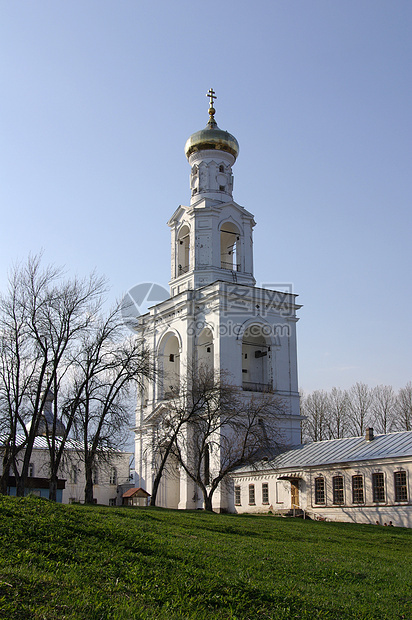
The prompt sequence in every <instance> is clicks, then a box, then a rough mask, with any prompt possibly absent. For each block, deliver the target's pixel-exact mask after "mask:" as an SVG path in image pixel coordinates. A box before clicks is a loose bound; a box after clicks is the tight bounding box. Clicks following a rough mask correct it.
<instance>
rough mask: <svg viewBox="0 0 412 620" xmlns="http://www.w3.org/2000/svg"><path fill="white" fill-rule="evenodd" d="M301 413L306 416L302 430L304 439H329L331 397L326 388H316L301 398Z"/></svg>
mask: <svg viewBox="0 0 412 620" xmlns="http://www.w3.org/2000/svg"><path fill="white" fill-rule="evenodd" d="M301 413H302V415H303V416H304V418H305V419H304V421H303V423H302V432H303V438H304V441H308V440H309V441H322V440H323V439H329V438H330V437H329V425H330V418H329V398H328V394H327V392H325V391H324V390H315V391H314V392H312V393H311V394H308V396H303V397H302V398H301Z"/></svg>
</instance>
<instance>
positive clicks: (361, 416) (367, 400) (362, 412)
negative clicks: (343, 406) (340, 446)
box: [348, 383, 373, 435]
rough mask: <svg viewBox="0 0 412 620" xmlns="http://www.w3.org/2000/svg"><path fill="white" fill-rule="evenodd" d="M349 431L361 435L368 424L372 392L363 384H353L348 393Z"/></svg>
mask: <svg viewBox="0 0 412 620" xmlns="http://www.w3.org/2000/svg"><path fill="white" fill-rule="evenodd" d="M348 398H349V430H350V432H351V433H353V435H363V434H364V432H365V430H366V428H367V426H368V425H369V424H370V414H371V407H372V401H373V392H372V390H371V389H370V388H369V387H368V386H367V385H366V384H365V383H355V385H353V386H352V387H351V388H350V390H349V392H348Z"/></svg>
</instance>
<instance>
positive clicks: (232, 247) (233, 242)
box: [220, 222, 241, 271]
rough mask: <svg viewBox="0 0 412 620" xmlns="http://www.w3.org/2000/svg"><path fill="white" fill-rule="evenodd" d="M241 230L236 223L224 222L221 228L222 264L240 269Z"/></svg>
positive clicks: (233, 268)
mask: <svg viewBox="0 0 412 620" xmlns="http://www.w3.org/2000/svg"><path fill="white" fill-rule="evenodd" d="M240 265H241V256H240V231H239V229H238V227H237V226H236V224H233V223H232V222H224V223H223V224H222V226H221V229H220V266H221V268H222V269H231V270H232V271H240Z"/></svg>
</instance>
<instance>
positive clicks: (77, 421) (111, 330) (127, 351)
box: [65, 308, 154, 503]
mask: <svg viewBox="0 0 412 620" xmlns="http://www.w3.org/2000/svg"><path fill="white" fill-rule="evenodd" d="M153 372H154V371H153V367H152V364H151V362H150V354H149V351H147V350H146V349H145V348H144V346H143V343H142V342H141V341H140V340H139V339H137V338H136V337H134V336H129V337H126V335H125V329H124V325H123V321H122V317H121V314H120V310H119V308H116V309H115V310H114V311H113V312H111V313H110V314H109V316H108V317H107V318H103V317H95V320H94V322H93V324H92V325H91V326H90V329H89V330H88V332H87V333H86V334H85V335H84V337H83V338H82V340H81V342H80V344H79V348H78V350H77V351H76V352H75V355H74V359H73V378H72V381H71V385H70V389H69V398H68V399H67V402H66V405H65V409H66V411H67V413H66V415H68V416H69V417H70V418H71V419H72V420H73V421H74V429H75V436H76V438H77V439H78V440H79V441H80V442H81V444H82V449H81V451H80V453H79V455H80V456H81V458H82V460H83V461H84V469H85V478H86V486H85V503H93V473H94V470H95V469H96V467H97V464H98V462H101V461H102V460H106V461H108V462H110V460H111V458H112V457H113V455H115V454H116V452H117V451H118V449H119V447H120V446H121V445H122V443H123V440H124V438H125V432H126V431H127V430H128V429H129V426H130V411H131V406H130V396H131V390H132V389H133V386H137V387H140V388H141V387H142V386H143V383H144V379H145V378H152V376H153Z"/></svg>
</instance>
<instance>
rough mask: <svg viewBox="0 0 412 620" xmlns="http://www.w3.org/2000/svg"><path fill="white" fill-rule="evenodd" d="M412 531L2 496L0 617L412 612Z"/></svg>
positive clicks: (199, 618)
mask: <svg viewBox="0 0 412 620" xmlns="http://www.w3.org/2000/svg"><path fill="white" fill-rule="evenodd" d="M411 543H412V531H410V530H405V529H400V528H384V527H377V526H369V525H352V524H343V523H323V522H312V521H303V520H300V519H282V518H279V517H273V516H236V515H216V514H206V513H204V512H176V511H170V510H162V509H156V508H153V509H130V508H106V507H97V506H96V507H85V506H76V505H72V506H62V505H61V504H53V503H51V502H48V501H47V500H40V499H36V498H26V499H14V498H9V497H1V496H0V618H1V619H6V618H7V619H10V618H18V619H19V620H23V619H25V618H35V619H36V620H43V619H47V620H49V619H51V618H53V619H54V618H55V619H56V620H57V619H59V620H62V619H65V618H84V619H87V620H98V619H109V618H110V619H113V620H117V619H127V620H129V619H132V618H156V619H172V618H193V619H196V620H203V619H206V618H208V619H209V618H231V619H232V620H234V619H236V618H237V619H239V620H240V619H242V620H246V619H249V618H250V619H255V618H258V619H267V618H274V619H284V620H289V619H293V618H296V619H305V618H308V619H309V618H310V619H313V618H325V619H336V620H345V619H351V620H354V619H365V620H366V619H379V620H383V619H389V618H390V619H392V618H397V619H400V618H407V619H412V586H411V583H412V561H411V560H412V544H411Z"/></svg>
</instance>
